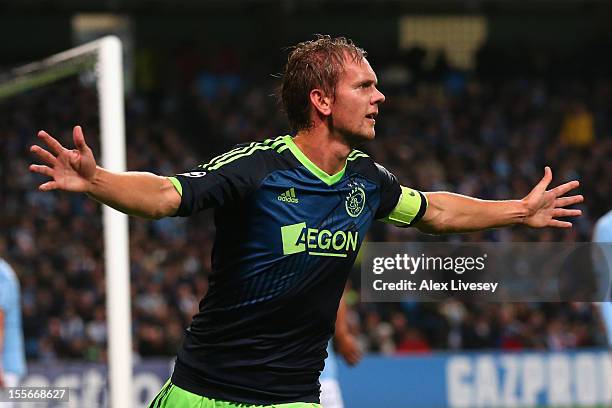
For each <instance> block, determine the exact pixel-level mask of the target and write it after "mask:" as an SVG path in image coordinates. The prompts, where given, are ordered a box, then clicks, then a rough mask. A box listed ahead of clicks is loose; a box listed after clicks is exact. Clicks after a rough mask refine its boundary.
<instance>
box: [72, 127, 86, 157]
mask: <svg viewBox="0 0 612 408" xmlns="http://www.w3.org/2000/svg"><path fill="white" fill-rule="evenodd" d="M72 140H74V145H75V147H76V148H77V149H78V150H79V152H81V153H84V152H85V151H86V150H87V143H85V136H84V135H83V129H82V128H81V127H80V126H75V127H74V129H72Z"/></svg>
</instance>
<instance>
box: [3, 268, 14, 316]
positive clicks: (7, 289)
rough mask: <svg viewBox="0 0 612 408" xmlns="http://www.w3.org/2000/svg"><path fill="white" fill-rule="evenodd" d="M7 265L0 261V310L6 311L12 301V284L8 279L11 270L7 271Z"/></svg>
mask: <svg viewBox="0 0 612 408" xmlns="http://www.w3.org/2000/svg"><path fill="white" fill-rule="evenodd" d="M9 268H10V267H9V266H8V264H7V263H6V262H4V261H2V260H1V259H0V309H4V310H6V309H8V308H9V307H10V305H11V302H12V301H13V299H11V296H12V294H13V290H12V289H13V288H12V286H13V284H12V282H11V280H10V279H9V274H12V270H10V269H9Z"/></svg>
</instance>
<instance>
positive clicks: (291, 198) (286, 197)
mask: <svg viewBox="0 0 612 408" xmlns="http://www.w3.org/2000/svg"><path fill="white" fill-rule="evenodd" d="M276 199H277V200H278V201H284V202H286V203H293V204H297V203H299V202H300V200H298V199H297V197H296V196H295V188H293V187H291V188H290V189H289V190H287V191H285V192H284V193H282V194H279V196H278V197H277V198H276Z"/></svg>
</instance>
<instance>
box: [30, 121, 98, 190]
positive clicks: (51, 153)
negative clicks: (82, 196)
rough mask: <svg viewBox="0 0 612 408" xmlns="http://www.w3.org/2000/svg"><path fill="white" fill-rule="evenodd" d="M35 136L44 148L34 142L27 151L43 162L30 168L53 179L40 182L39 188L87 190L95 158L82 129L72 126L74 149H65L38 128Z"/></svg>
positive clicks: (93, 174) (92, 175)
mask: <svg viewBox="0 0 612 408" xmlns="http://www.w3.org/2000/svg"><path fill="white" fill-rule="evenodd" d="M38 137H39V138H40V139H41V140H42V141H44V142H45V143H46V144H47V146H48V150H46V149H43V148H42V147H40V146H37V145H34V146H32V147H30V151H31V152H32V153H34V154H36V156H38V158H39V159H40V160H42V161H43V162H44V163H45V164H46V165H39V164H32V165H31V166H30V171H32V172H35V173H39V174H43V175H45V176H48V177H51V178H52V179H53V180H51V181H47V182H46V183H43V184H41V185H40V186H39V187H38V188H39V189H40V190H41V191H50V190H56V189H60V190H66V191H73V192H82V193H87V192H89V188H90V185H91V181H92V180H93V178H94V176H95V174H96V168H97V167H96V159H95V158H94V156H93V152H92V151H91V149H90V148H89V146H87V144H86V143H85V137H84V136H83V130H82V129H81V127H80V126H75V127H74V129H73V131H72V137H73V140H74V146H75V147H76V149H72V150H68V149H66V148H65V147H64V146H62V145H61V144H60V143H59V142H58V141H57V140H56V139H55V138H53V137H52V136H51V135H50V134H48V133H47V132H45V131H44V130H41V131H40V132H38Z"/></svg>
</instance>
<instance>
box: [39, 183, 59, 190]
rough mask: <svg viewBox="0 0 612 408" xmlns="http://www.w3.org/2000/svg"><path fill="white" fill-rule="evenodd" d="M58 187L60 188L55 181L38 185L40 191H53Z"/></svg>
mask: <svg viewBox="0 0 612 408" xmlns="http://www.w3.org/2000/svg"><path fill="white" fill-rule="evenodd" d="M57 188H59V186H58V184H57V182H55V181H47V182H46V183H43V184H41V185H40V186H39V187H38V189H39V190H40V191H51V190H55V189H57Z"/></svg>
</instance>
